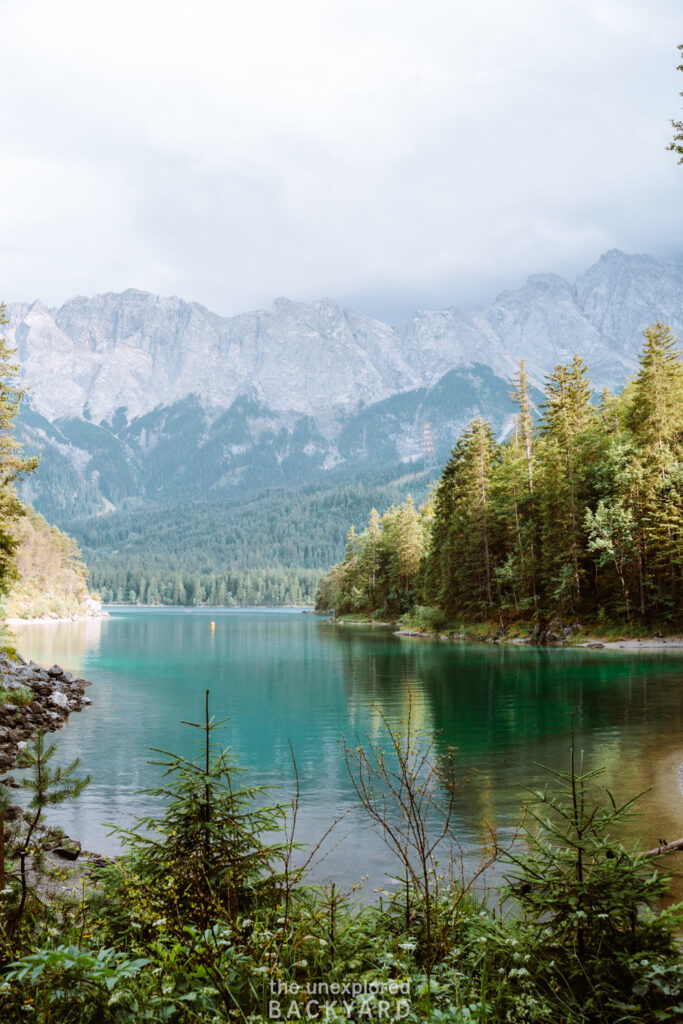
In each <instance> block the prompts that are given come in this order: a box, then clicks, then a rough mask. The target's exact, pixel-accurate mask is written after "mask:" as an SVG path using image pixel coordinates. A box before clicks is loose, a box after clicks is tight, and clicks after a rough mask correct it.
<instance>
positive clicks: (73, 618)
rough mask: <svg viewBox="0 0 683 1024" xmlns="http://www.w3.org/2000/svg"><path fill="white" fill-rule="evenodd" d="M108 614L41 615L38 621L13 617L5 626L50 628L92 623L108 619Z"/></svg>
mask: <svg viewBox="0 0 683 1024" xmlns="http://www.w3.org/2000/svg"><path fill="white" fill-rule="evenodd" d="M108 618H109V612H105V611H100V612H91V613H90V614H89V615H62V616H59V615H55V616H53V615H42V616H41V617H40V618H38V619H22V618H19V617H18V616H16V615H14V616H11V617H10V618H8V619H5V620H4V622H5V625H6V626H52V625H58V624H59V623H60V622H93V621H94V620H96V619H108Z"/></svg>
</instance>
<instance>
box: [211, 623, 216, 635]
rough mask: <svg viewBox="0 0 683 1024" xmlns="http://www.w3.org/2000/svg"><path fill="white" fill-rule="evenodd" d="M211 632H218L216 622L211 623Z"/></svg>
mask: <svg viewBox="0 0 683 1024" xmlns="http://www.w3.org/2000/svg"><path fill="white" fill-rule="evenodd" d="M211 632H212V633H215V632H216V623H215V622H212V623H211Z"/></svg>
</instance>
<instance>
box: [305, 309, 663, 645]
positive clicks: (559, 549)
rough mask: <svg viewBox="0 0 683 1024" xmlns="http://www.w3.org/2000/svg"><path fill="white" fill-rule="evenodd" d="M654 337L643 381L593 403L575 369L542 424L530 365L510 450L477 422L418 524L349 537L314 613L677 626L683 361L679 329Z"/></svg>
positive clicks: (559, 380)
mask: <svg viewBox="0 0 683 1024" xmlns="http://www.w3.org/2000/svg"><path fill="white" fill-rule="evenodd" d="M643 334H644V337H645V346H644V349H643V351H642V354H641V357H640V366H639V371H638V374H637V376H636V378H635V379H634V380H633V381H631V382H630V383H629V384H628V385H627V386H626V388H625V389H624V391H623V392H622V393H621V394H619V395H614V394H612V393H610V392H609V391H607V390H605V391H604V392H603V394H602V396H601V397H600V399H599V401H598V402H597V403H596V402H594V401H593V400H592V395H593V391H592V388H591V384H590V381H589V379H588V373H587V369H586V366H585V364H584V362H583V361H582V360H581V359H580V358H579V357H578V356H575V357H574V359H573V361H572V362H571V363H570V364H568V365H563V366H557V367H555V369H554V370H553V372H552V373H551V374H550V375H549V376H548V377H547V378H546V381H545V395H546V400H545V403H544V404H543V405H542V407H541V408H540V410H534V409H533V408H532V405H531V401H530V388H529V383H528V381H527V376H526V373H525V369H524V364H523V363H522V364H521V366H520V369H519V372H518V374H517V376H516V378H515V380H514V382H513V390H512V397H513V399H514V401H515V404H516V407H517V415H516V417H515V422H514V427H513V430H512V432H511V434H510V436H509V437H508V439H507V440H506V441H505V442H504V443H497V442H496V440H495V438H494V436H493V432H492V430H491V427H490V425H489V424H488V423H486V422H485V421H484V420H482V419H481V418H477V419H475V420H474V421H473V422H472V423H471V424H470V425H469V427H468V428H467V429H466V430H465V432H464V433H463V434H462V436H461V437H460V439H459V440H458V442H457V444H456V446H455V448H454V449H453V452H452V454H451V457H450V459H449V461H448V463H447V465H446V467H445V469H444V472H443V474H442V476H441V479H440V481H439V483H438V485H437V487H436V488H435V490H434V492H433V493H432V494H431V496H430V498H429V499H428V501H427V502H426V504H425V505H424V506H423V507H422V508H421V509H420V511H419V512H417V511H416V510H415V509H414V507H413V504H412V501H407V502H405V503H404V504H402V505H400V506H397V507H394V508H391V509H390V510H389V511H388V512H387V513H386V514H385V515H384V516H382V517H381V518H380V517H379V515H378V514H377V513H376V512H375V511H374V510H373V512H372V513H371V515H370V521H369V524H368V526H367V528H366V529H365V530H364V531H363V533H361V534H360V535H359V536H356V534H355V531H354V530H353V528H352V530H351V533H350V534H349V538H348V543H347V548H346V555H345V558H344V560H343V561H342V562H340V563H339V564H337V565H335V566H334V567H333V568H332V569H331V570H330V571H329V572H328V573H327V575H326V576H325V577H324V578H323V580H322V582H321V585H320V590H319V592H318V597H317V606H318V607H319V608H321V609H322V608H329V607H334V608H335V609H337V610H338V611H340V612H344V613H346V612H365V613H379V614H380V615H383V616H387V615H388V616H397V615H400V614H402V613H405V612H409V611H411V610H415V609H416V608H417V607H420V608H421V609H422V613H423V614H424V615H425V616H426V617H427V618H429V617H430V616H431V618H432V620H434V621H435V622H436V621H438V620H442V621H446V620H448V619H449V618H451V619H454V618H465V619H487V618H490V617H491V616H492V615H496V616H507V617H533V616H535V617H539V616H550V615H558V614H559V615H564V616H579V615H581V616H593V617H596V618H608V619H619V620H627V621H633V620H636V619H637V620H640V621H643V622H648V621H649V622H666V623H670V624H676V625H677V626H680V625H682V624H683V361H682V359H681V355H680V352H679V351H678V349H677V341H676V338H674V336H673V335H672V333H671V330H670V329H669V328H668V327H666V326H664V325H663V324H661V323H657V324H655V325H654V326H653V327H650V328H648V329H647V330H646V331H644V332H643ZM537 413H540V415H537Z"/></svg>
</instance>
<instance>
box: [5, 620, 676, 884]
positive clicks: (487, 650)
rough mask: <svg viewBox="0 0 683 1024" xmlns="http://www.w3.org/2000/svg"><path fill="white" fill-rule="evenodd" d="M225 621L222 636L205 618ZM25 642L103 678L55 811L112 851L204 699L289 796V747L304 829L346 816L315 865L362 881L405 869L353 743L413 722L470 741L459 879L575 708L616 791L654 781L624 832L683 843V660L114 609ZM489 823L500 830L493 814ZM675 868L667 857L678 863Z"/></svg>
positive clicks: (79, 718)
mask: <svg viewBox="0 0 683 1024" xmlns="http://www.w3.org/2000/svg"><path fill="white" fill-rule="evenodd" d="M212 621H213V622H214V623H215V630H214V631H213V632H212V630H211V626H210V623H211V622H212ZM15 632H16V634H17V637H18V641H17V642H18V646H19V649H20V650H21V651H22V653H24V655H25V656H26V657H31V658H34V659H35V660H36V661H38V662H40V663H41V664H45V665H50V664H53V663H54V662H57V663H59V664H61V665H62V667H64V668H65V669H68V670H70V671H72V672H73V673H74V674H77V675H83V676H85V677H86V678H88V679H90V680H92V682H93V686H92V687H91V688H90V689H89V690H88V691H87V692H88V696H90V697H91V698H92V700H93V706H92V707H91V708H88V709H87V710H85V711H84V712H82V713H81V714H74V715H72V716H71V718H70V720H69V723H68V725H67V726H66V727H65V728H64V729H63V730H62V731H61V732H59V733H56V734H55V736H54V739H55V742H56V743H57V746H58V756H59V758H60V760H61V761H63V762H67V761H69V760H71V759H73V758H74V757H80V758H81V761H82V765H83V769H84V770H85V771H87V772H88V773H89V774H90V775H91V776H92V780H93V781H92V784H91V785H90V786H89V787H88V789H86V790H85V792H84V793H83V795H82V796H81V797H80V798H79V800H78V801H77V802H76V803H74V804H73V805H70V806H68V805H65V806H62V807H61V808H59V809H58V811H57V812H56V813H55V814H54V815H53V817H54V818H55V820H58V821H59V823H60V824H62V825H63V827H64V828H65V829H66V830H67V832H68V833H69V834H70V835H72V836H74V837H76V838H79V839H80V840H81V842H82V843H83V845H84V846H85V847H86V848H89V849H96V850H99V851H102V852H107V853H114V852H116V851H117V850H118V849H119V844H118V842H117V840H116V838H115V837H113V836H111V835H108V831H109V830H108V829H107V827H106V826H105V825H104V824H103V823H104V822H116V823H118V824H121V825H130V824H132V823H133V820H134V817H135V816H136V815H141V814H145V813H149V811H150V810H152V809H153V808H154V806H155V805H154V802H153V801H151V799H150V798H149V797H148V796H145V795H141V794H140V793H139V790H140V789H142V788H144V787H148V786H153V785H155V784H157V783H158V782H159V779H160V774H159V772H160V770H159V768H157V767H155V766H153V765H150V764H149V763H148V759H149V758H150V757H153V756H154V755H153V754H151V753H150V750H149V748H150V747H160V748H163V749H165V750H172V751H175V752H179V753H183V754H185V755H191V754H192V753H193V744H194V743H195V742H196V735H195V730H192V729H190V728H188V727H187V726H184V725H182V724H181V721H182V720H183V719H190V720H192V721H198V720H199V719H200V718H201V716H202V714H203V704H204V693H205V690H206V689H207V688H208V689H209V690H210V692H211V696H210V700H211V710H212V713H213V714H215V715H216V716H217V717H219V718H222V717H224V716H229V718H230V720H229V722H228V723H227V724H226V729H225V733H224V734H223V737H224V743H225V745H231V746H232V748H233V750H234V751H235V753H236V754H237V755H238V756H239V761H240V764H241V765H242V767H243V768H245V769H246V775H245V776H244V777H243V779H244V781H245V782H249V783H253V784H266V785H274V786H278V787H280V788H279V789H278V791H277V792H276V794H274V797H277V798H278V799H282V800H284V801H287V800H289V798H290V796H291V793H292V791H293V771H292V765H291V758H290V750H289V743H290V741H291V744H292V747H293V750H294V753H295V756H296V761H297V766H298V772H299V777H300V782H301V810H300V813H299V826H300V832H299V838H301V839H303V840H306V841H308V842H315V841H316V840H317V838H319V836H320V835H321V834H322V833H323V832H324V830H325V828H326V827H327V825H328V824H329V823H330V822H331V821H332V820H333V819H334V818H335V817H336V816H337V815H339V814H341V813H345V814H346V817H345V819H344V821H343V823H342V825H341V826H339V827H338V829H337V831H336V833H335V841H334V842H330V843H328V844H326V847H325V849H326V850H327V851H328V853H327V857H326V859H325V860H324V861H323V862H322V863H321V864H319V865H318V866H317V867H316V868H315V871H314V877H317V878H319V879H321V880H324V879H327V878H329V877H334V878H336V880H337V881H339V882H342V883H345V884H347V883H348V884H351V883H352V882H353V881H356V880H358V879H359V878H360V876H369V881H368V887H371V886H373V885H379V884H382V883H383V881H385V876H386V873H387V872H389V873H390V872H392V871H393V870H395V869H396V864H395V862H394V860H393V858H392V856H391V854H390V853H389V852H388V850H387V848H386V847H385V845H384V844H383V842H382V841H381V839H380V838H379V837H378V836H377V835H376V834H375V833H374V831H373V829H372V827H371V826H370V825H369V824H368V822H367V820H366V819H365V817H364V815H363V812H362V811H361V810H360V809H359V807H358V805H357V800H356V798H355V794H354V793H353V790H352V787H351V784H350V781H349V779H348V776H347V772H346V767H345V764H344V758H343V739H344V738H345V739H346V741H347V742H351V741H353V742H354V743H355V742H356V741H357V738H358V739H359V740H360V741H362V740H364V739H365V738H367V737H370V738H375V739H376V738H378V737H379V736H381V734H382V720H381V716H382V715H384V716H385V717H386V719H387V721H388V722H389V723H390V724H391V725H392V727H395V728H400V727H401V725H402V724H403V723H404V722H405V718H406V714H407V709H408V707H409V705H411V706H412V717H413V725H414V726H417V727H419V728H421V729H423V730H425V731H426V732H427V733H428V734H430V735H432V736H434V737H435V738H436V744H437V746H438V747H439V748H440V749H443V748H445V747H446V746H448V745H454V746H455V747H457V748H458V755H457V756H458V770H459V772H460V773H461V775H462V776H463V777H465V776H468V777H470V778H471V781H470V783H469V784H468V785H467V786H466V788H465V789H464V790H463V792H462V794H461V795H460V796H459V797H458V801H457V808H456V818H455V822H454V832H455V835H456V838H457V840H458V842H459V843H460V845H461V847H462V850H463V865H464V870H465V873H468V872H470V871H471V870H473V867H474V865H475V863H476V862H477V859H478V851H479V850H480V848H481V844H482V842H483V841H484V840H485V837H486V835H487V831H488V824H494V825H495V826H496V827H497V828H498V829H499V830H500V832H501V834H502V835H503V836H505V835H506V834H509V833H510V832H511V830H512V829H513V827H514V825H515V823H516V822H517V821H518V820H519V817H520V811H521V806H522V803H523V801H524V799H525V796H526V793H525V787H529V786H531V787H534V786H539V785H542V784H543V782H544V780H545V778H546V775H545V773H544V772H543V770H542V769H541V768H539V767H538V766H537V762H538V763H540V764H542V765H547V766H550V767H553V768H566V767H567V765H568V760H569V748H570V738H569V737H570V723H571V714H572V712H573V713H574V721H575V734H576V747H577V751H579V752H580V751H583V755H584V763H585V765H586V766H587V767H604V768H605V776H604V781H605V784H606V785H608V786H609V787H610V789H612V790H613V792H614V794H615V796H616V798H617V799H627V798H628V797H630V796H632V795H634V794H635V793H637V792H639V791H640V790H642V789H645V788H648V787H651V789H650V792H649V793H648V794H647V795H646V796H645V797H643V798H642V800H641V801H640V809H641V817H640V819H639V820H638V821H637V822H636V823H634V824H632V825H631V826H629V831H630V835H631V837H638V838H641V839H642V843H643V845H644V847H645V848H648V847H651V846H656V845H657V841H658V839H659V838H660V837H661V838H665V839H667V840H672V839H677V838H679V837H681V836H683V767H682V765H683V729H682V727H683V655H681V654H680V653H679V654H678V655H676V654H673V653H668V652H662V653H659V652H648V653H623V652H615V651H588V650H582V649H581V650H579V649H576V650H563V649H553V650H543V649H536V648H527V647H499V646H491V645H461V644H457V643H456V644H449V643H445V642H439V641H430V640H421V639H413V638H407V637H396V636H394V635H393V633H392V632H391V630H390V629H383V628H377V627H374V628H373V627H362V626H334V625H331V624H329V623H327V622H325V621H323V620H322V619H320V618H318V617H316V616H313V615H304V614H301V613H300V612H296V611H284V610H272V611H269V610H262V609H258V610H241V609H240V610H233V609H193V610H192V611H187V610H186V609H113V610H111V617H110V618H109V619H104V620H93V621H90V622H85V623H56V624H50V625H42V624H41V625H26V626H21V627H17V628H16V630H15ZM487 823H488V824H487ZM672 866H673V865H672Z"/></svg>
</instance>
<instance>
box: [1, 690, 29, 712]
mask: <svg viewBox="0 0 683 1024" xmlns="http://www.w3.org/2000/svg"><path fill="white" fill-rule="evenodd" d="M32 700H33V690H29V689H28V687H26V686H20V687H18V688H17V689H16V690H3V689H0V706H3V705H5V704H15V705H17V706H18V707H25V706H26V705H28V704H30V703H31V702H32Z"/></svg>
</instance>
